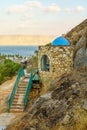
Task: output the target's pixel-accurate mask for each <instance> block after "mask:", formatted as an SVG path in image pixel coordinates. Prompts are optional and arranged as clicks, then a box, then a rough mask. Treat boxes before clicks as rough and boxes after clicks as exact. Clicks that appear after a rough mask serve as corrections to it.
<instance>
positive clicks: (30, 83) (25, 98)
mask: <svg viewBox="0 0 87 130" xmlns="http://www.w3.org/2000/svg"><path fill="white" fill-rule="evenodd" d="M31 87H32V74H30V79H29V82H28V86H27V89H26V92H25V97H24V110H25V109H26V105H27V101H28V95H29V92H30V90H31Z"/></svg>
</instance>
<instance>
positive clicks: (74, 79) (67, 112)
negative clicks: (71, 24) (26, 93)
mask: <svg viewBox="0 0 87 130" xmlns="http://www.w3.org/2000/svg"><path fill="white" fill-rule="evenodd" d="M65 37H66V38H67V39H69V41H70V42H71V46H72V47H73V48H74V56H73V61H74V68H73V71H72V72H71V73H70V74H68V75H66V74H64V75H62V76H61V77H59V78H56V79H55V80H54V81H52V83H51V85H50V88H51V89H49V91H48V92H47V93H46V94H45V95H42V96H40V97H39V98H38V99H37V100H34V102H32V107H31V108H29V109H28V110H27V113H26V115H25V116H24V117H22V118H21V120H19V121H16V122H15V123H14V124H12V125H10V126H8V128H7V130H21V129H22V130H87V20H85V21H83V22H82V23H81V24H80V25H78V26H77V27H75V28H74V29H72V30H71V31H70V32H69V33H67V34H66V36H65ZM28 105H29V104H28Z"/></svg>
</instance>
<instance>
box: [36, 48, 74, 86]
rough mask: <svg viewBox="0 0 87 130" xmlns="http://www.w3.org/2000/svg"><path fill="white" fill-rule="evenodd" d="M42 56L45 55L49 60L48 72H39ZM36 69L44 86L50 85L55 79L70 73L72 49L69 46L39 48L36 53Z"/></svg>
mask: <svg viewBox="0 0 87 130" xmlns="http://www.w3.org/2000/svg"><path fill="white" fill-rule="evenodd" d="M43 55H47V56H48V58H49V60H50V71H41V58H42V56H43ZM38 68H39V72H40V77H41V79H42V82H43V84H44V86H46V84H50V83H51V82H52V80H54V79H55V78H57V77H60V76H61V75H62V74H64V73H69V72H71V71H72V68H73V48H72V47H71V46H68V47H52V46H40V47H39V52H38ZM48 82H49V83H48Z"/></svg>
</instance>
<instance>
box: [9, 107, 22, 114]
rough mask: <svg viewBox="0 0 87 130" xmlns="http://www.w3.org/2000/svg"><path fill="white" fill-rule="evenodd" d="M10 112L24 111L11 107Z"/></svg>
mask: <svg viewBox="0 0 87 130" xmlns="http://www.w3.org/2000/svg"><path fill="white" fill-rule="evenodd" d="M10 112H12V113H13V112H24V109H13V108H11V109H10Z"/></svg>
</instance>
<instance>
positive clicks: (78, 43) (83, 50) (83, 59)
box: [65, 19, 87, 68]
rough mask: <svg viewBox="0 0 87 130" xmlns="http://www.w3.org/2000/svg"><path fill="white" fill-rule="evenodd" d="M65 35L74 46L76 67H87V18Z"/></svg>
mask: <svg viewBox="0 0 87 130" xmlns="http://www.w3.org/2000/svg"><path fill="white" fill-rule="evenodd" d="M65 37H66V38H67V39H68V40H69V41H70V43H71V45H73V47H74V52H73V53H74V57H73V58H74V59H73V60H74V67H75V68H79V67H83V66H84V67H87V19H86V20H85V21H83V22H82V23H81V24H79V25H78V26H76V27H75V28H73V29H72V30H71V31H70V32H69V33H68V34H66V35H65Z"/></svg>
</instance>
